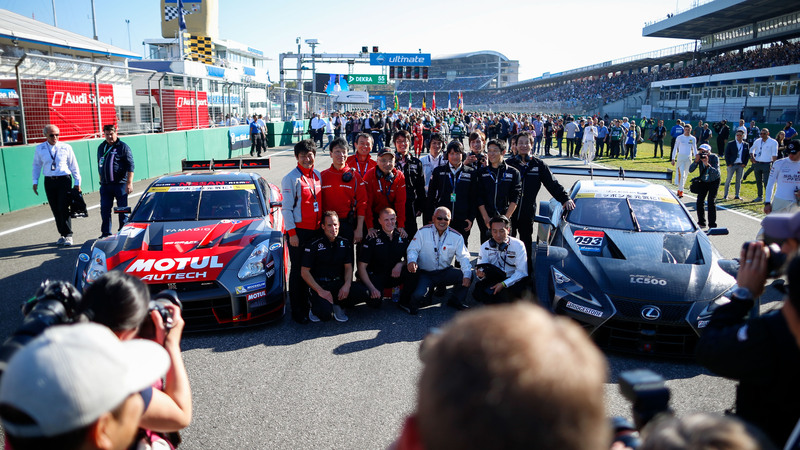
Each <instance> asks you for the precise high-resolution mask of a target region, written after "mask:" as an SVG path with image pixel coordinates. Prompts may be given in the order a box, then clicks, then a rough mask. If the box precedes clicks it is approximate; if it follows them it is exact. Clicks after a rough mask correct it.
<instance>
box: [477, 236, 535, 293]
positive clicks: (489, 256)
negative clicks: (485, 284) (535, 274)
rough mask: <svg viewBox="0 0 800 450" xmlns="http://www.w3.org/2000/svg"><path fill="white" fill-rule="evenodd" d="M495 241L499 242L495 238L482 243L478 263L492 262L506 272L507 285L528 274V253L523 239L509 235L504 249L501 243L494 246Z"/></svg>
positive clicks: (505, 281)
mask: <svg viewBox="0 0 800 450" xmlns="http://www.w3.org/2000/svg"><path fill="white" fill-rule="evenodd" d="M493 243H494V244H497V242H495V240H494V239H489V240H488V241H486V242H484V243H483V245H481V249H480V250H479V251H478V264H491V265H493V266H495V267H497V268H498V269H500V270H502V271H503V272H505V273H506V279H505V280H504V281H503V283H505V285H506V287H509V286H512V285H514V284H515V283H516V282H518V281H519V280H521V279H523V278H525V277H526V276H528V255H527V254H526V253H525V244H524V243H523V242H522V241H521V240H519V239H517V238H515V237H511V236H509V237H508V240H507V241H506V245H505V246H503V247H504V249H503V250H501V249H500V246H499V245H494V246H492V244H493Z"/></svg>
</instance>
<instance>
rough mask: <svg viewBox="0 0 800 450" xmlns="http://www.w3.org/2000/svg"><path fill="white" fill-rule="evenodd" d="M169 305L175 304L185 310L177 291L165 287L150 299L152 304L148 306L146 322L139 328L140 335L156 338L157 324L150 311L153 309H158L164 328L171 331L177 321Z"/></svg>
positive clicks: (145, 337) (146, 337)
mask: <svg viewBox="0 0 800 450" xmlns="http://www.w3.org/2000/svg"><path fill="white" fill-rule="evenodd" d="M167 305H175V306H177V307H178V309H179V310H181V311H183V304H182V303H181V301H180V300H179V299H178V294H177V293H176V292H175V291H173V290H172V289H165V290H163V291H161V292H159V293H158V294H156V295H155V297H153V298H152V299H150V305H149V306H148V308H147V313H148V315H147V317H146V318H145V320H144V323H142V326H141V328H139V337H141V338H144V339H151V340H154V339H155V337H156V324H155V323H154V322H153V321H152V320H151V319H150V312H152V311H158V314H159V315H160V316H161V320H162V321H163V322H164V328H165V329H166V332H167V333H169V330H171V329H172V327H174V326H175V322H174V321H173V320H172V311H170V310H169V308H167Z"/></svg>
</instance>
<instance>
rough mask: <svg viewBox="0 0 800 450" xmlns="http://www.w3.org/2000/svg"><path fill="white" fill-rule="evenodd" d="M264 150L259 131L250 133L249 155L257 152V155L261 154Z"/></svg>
mask: <svg viewBox="0 0 800 450" xmlns="http://www.w3.org/2000/svg"><path fill="white" fill-rule="evenodd" d="M262 150H264V139H263V135H262V134H261V133H258V134H255V133H251V134H250V156H253V155H254V154H256V153H258V156H261V151H262Z"/></svg>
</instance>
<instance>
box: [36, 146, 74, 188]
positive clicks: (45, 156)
mask: <svg viewBox="0 0 800 450" xmlns="http://www.w3.org/2000/svg"><path fill="white" fill-rule="evenodd" d="M42 171H44V176H46V177H60V176H64V175H70V174H71V175H72V184H73V186H80V185H81V172H80V170H79V169H78V160H77V159H76V158H75V152H73V151H72V146H70V145H69V144H64V143H61V142H57V143H56V145H53V146H51V145H50V143H49V142H42V143H41V144H39V145H37V146H36V150H34V153H33V184H39V176H40V175H41V173H42Z"/></svg>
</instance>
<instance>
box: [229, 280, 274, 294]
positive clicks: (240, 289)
mask: <svg viewBox="0 0 800 450" xmlns="http://www.w3.org/2000/svg"><path fill="white" fill-rule="evenodd" d="M265 287H267V283H266V282H265V281H260V282H258V283H253V284H247V285H244V286H237V287H236V289H235V291H236V293H237V294H244V293H245V292H250V291H255V290H256V289H264V288H265Z"/></svg>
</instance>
